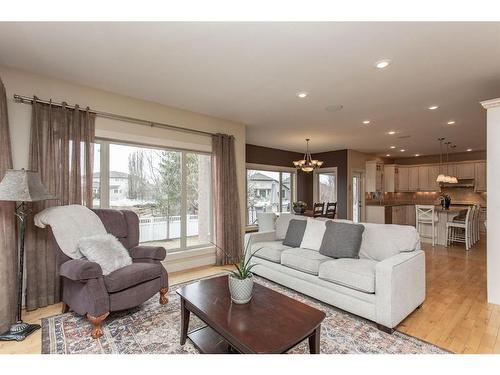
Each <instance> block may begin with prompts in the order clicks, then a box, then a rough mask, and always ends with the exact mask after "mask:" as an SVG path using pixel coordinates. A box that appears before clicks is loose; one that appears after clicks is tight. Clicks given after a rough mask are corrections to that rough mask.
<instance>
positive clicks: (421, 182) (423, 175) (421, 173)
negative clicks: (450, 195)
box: [417, 165, 429, 191]
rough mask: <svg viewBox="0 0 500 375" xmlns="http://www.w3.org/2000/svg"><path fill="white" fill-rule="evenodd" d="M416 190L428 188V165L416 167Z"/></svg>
mask: <svg viewBox="0 0 500 375" xmlns="http://www.w3.org/2000/svg"><path fill="white" fill-rule="evenodd" d="M417 183H418V189H417V190H418V191H427V190H429V167H428V166H426V165H424V166H422V167H418V182H417Z"/></svg>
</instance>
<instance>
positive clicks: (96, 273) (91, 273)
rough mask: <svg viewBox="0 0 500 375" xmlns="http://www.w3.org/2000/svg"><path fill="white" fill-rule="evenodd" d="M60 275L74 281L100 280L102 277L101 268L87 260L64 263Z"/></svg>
mask: <svg viewBox="0 0 500 375" xmlns="http://www.w3.org/2000/svg"><path fill="white" fill-rule="evenodd" d="M59 274H60V275H61V276H63V277H66V278H68V279H70V280H73V281H86V280H89V279H98V278H99V277H101V276H102V269H101V266H100V265H99V264H97V263H95V262H91V261H89V260H85V259H72V260H68V261H67V262H64V263H63V264H62V265H61V268H60V269H59Z"/></svg>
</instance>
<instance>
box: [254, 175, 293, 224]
mask: <svg viewBox="0 0 500 375" xmlns="http://www.w3.org/2000/svg"><path fill="white" fill-rule="evenodd" d="M268 168H269V169H268ZM268 168H267V167H266V169H257V168H255V169H254V168H249V167H247V186H246V187H247V225H250V226H251V225H256V224H257V213H259V212H275V213H279V212H290V211H291V208H292V201H293V196H294V188H295V183H294V181H295V171H293V172H292V170H291V169H290V171H283V170H282V169H288V168H277V169H276V170H273V169H272V167H268Z"/></svg>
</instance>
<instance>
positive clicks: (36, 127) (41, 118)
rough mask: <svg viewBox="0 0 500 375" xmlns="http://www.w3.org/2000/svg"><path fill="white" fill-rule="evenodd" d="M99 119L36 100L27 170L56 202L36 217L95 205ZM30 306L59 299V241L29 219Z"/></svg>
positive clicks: (36, 207)
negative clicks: (50, 211)
mask: <svg viewBox="0 0 500 375" xmlns="http://www.w3.org/2000/svg"><path fill="white" fill-rule="evenodd" d="M94 134H95V115H94V114H93V113H91V112H89V111H88V108H87V110H80V109H79V108H78V106H77V107H76V108H75V109H70V108H67V107H66V106H64V105H63V106H62V107H61V106H55V105H51V104H42V103H39V102H36V97H35V100H34V101H33V109H32V118H31V140H30V153H29V168H30V169H31V170H35V171H38V172H39V173H40V176H41V179H42V182H43V183H44V185H45V186H46V187H47V189H48V190H49V191H50V192H51V193H52V194H54V195H55V196H57V197H58V200H53V201H43V202H36V203H34V204H33V205H32V209H33V214H36V213H37V212H40V211H42V210H43V209H45V208H47V207H50V206H54V205H68V204H84V205H86V206H88V207H91V206H92V167H93V142H94ZM26 242H27V244H26V284H27V289H26V308H27V309H28V310H33V309H36V308H39V307H43V306H47V305H50V304H53V303H56V302H59V301H60V285H59V274H58V269H57V267H56V257H55V251H54V250H55V246H56V245H55V241H54V239H53V236H52V235H51V234H50V231H48V230H46V229H40V228H37V227H35V226H34V223H33V220H29V221H28V225H27V230H26Z"/></svg>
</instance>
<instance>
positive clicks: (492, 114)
mask: <svg viewBox="0 0 500 375" xmlns="http://www.w3.org/2000/svg"><path fill="white" fill-rule="evenodd" d="M481 104H482V105H483V106H484V107H485V108H486V109H487V110H488V114H487V120H486V121H487V129H486V131H487V134H488V139H487V160H488V163H487V168H488V169H487V176H488V186H487V191H488V198H487V199H488V211H487V223H488V229H487V233H488V239H487V248H486V254H487V256H486V262H487V277H488V302H489V303H495V304H497V305H500V231H499V227H500V169H499V168H498V165H500V147H499V146H498V141H499V140H500V98H498V99H493V100H488V101H486V102H482V103H481Z"/></svg>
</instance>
